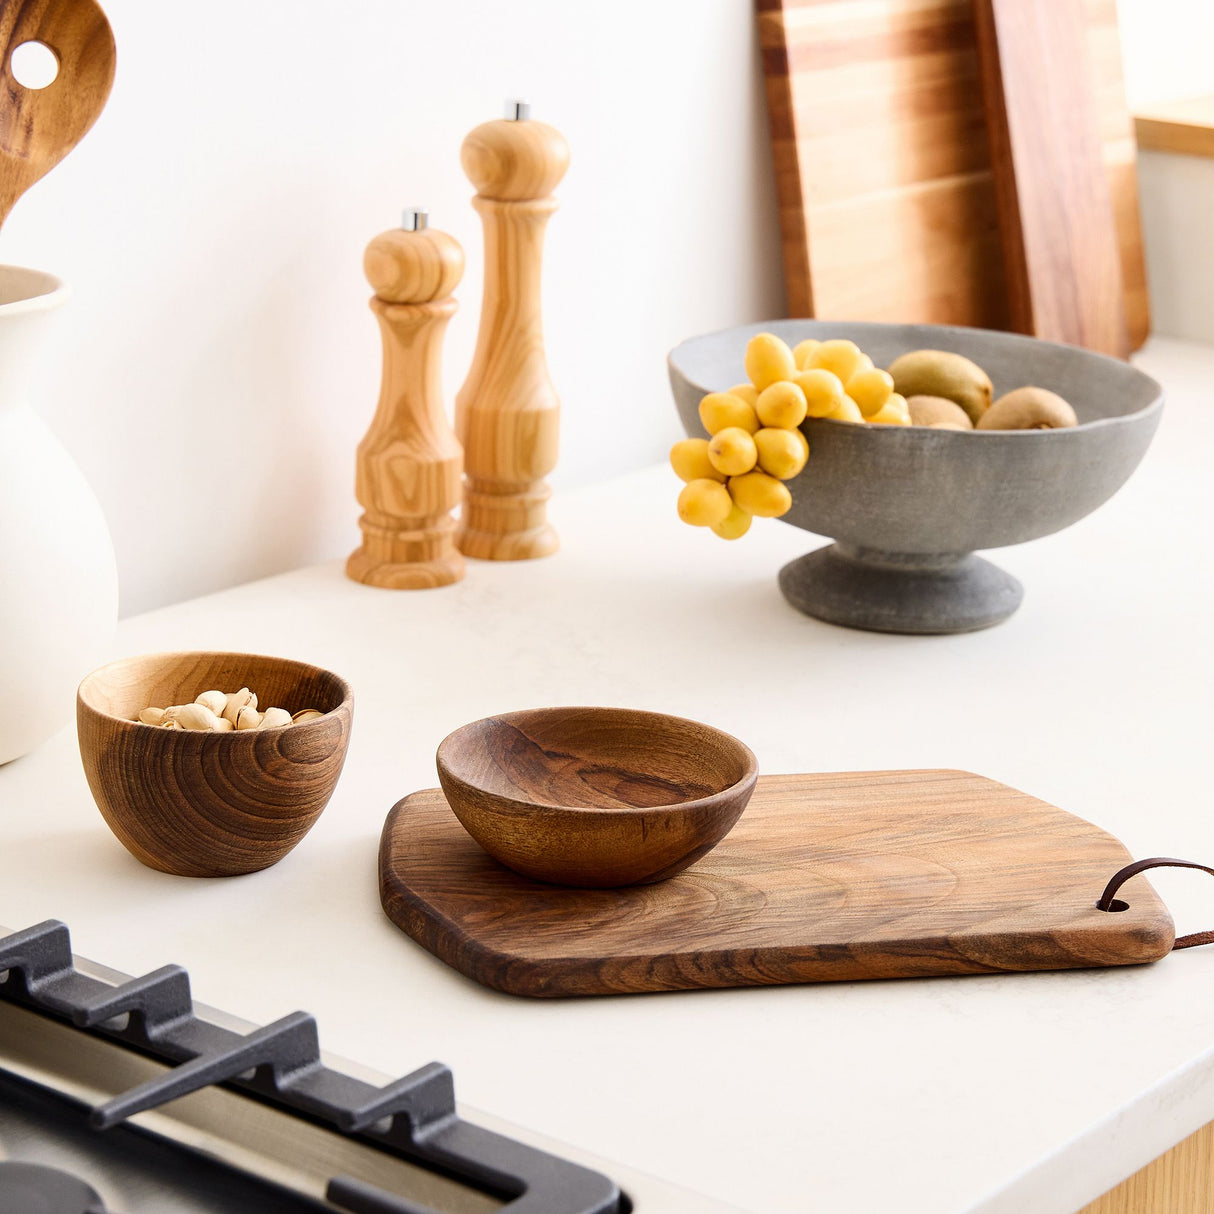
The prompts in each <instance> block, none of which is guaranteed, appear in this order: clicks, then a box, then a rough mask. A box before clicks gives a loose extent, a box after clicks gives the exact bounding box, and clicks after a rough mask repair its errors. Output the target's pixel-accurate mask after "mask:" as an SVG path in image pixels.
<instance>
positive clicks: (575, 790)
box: [437, 708, 759, 889]
mask: <svg viewBox="0 0 1214 1214" xmlns="http://www.w3.org/2000/svg"><path fill="white" fill-rule="evenodd" d="M437 762H438V778H439V781H440V782H441V783H442V786H443V792H444V793H445V794H446V797H447V802H448V804H450V806H451V809H452V810H453V811H454V813H455V816H456V817H457V818H458V819H459V820H460V822H461V823H462V824H463V826H464V828H465V829H466V830H467V832H468V833H469V834H470V835H471V836H472V837H473V838H474V839H475V840H476V841H477V842H478V843H479V844H480V845H481V846H482V847H483V848H484V849H485V850H486V851H487V852H488V853H489V854H490V855H491V856H493V857H494V859H496V860H499V861H500V862H501V863H502V864H504V865H506V867H507V868H512V869H514V871H515V872H517V873H522V874H523V876H525V877H534V878H535V879H537V880H540V881H550V882H553V883H554V884H556V885H576V886H582V887H585V888H591V889H606V888H610V887H613V886H618V885H645V884H648V883H650V882H653V881H663V880H665V879H666V878H667V877H672V876H674V874H675V873H677V872H681V871H682V870H683V869H685V868H686V867H687V866H688V865H690V864H694V863H695V862H696V861H697V860H698V859H699V858H700V857H701V856H704V855H707V853H708V852H710V851H711V850H712V849H713V848H714V847H715V846H716V845H717V844H718V843H720V841H721V840H722V839H723V838H725V836H726V835H727V834H728V833H729V832H730V830H731V829H732V828H733V825H734V823H735V822H736V821H737V820H738V818H739V817H740V816H741V814H742V810H743V809H745V808H746V803H747V801H749V800H750V794H751V793H752V792H753V791H754V787H755V780H756V779H757V778H758V774H759V766H758V763H757V761H756V760H755V757H754V755H753V754H752V753H751V751H750V749H749V747H746V746H744V745H743V744H742V743H741V742H739V741H738V740H737V738H734V737H731V736H730V735H729V734H727V733H723V732H722V731H721V730H719V729H713V728H712V727H711V726H709V725H701V724H700V723H699V722H698V721H688V720H684V719H683V718H682V717H670V716H666V715H664V714H662V713H657V712H638V711H635V710H633V709H628V708H537V709H533V710H530V711H527V712H510V713H505V714H503V715H501V716H496V717H486V718H485V719H484V720H483V721H474V722H473V723H472V724H471V725H465V726H464V727H463V728H462V729H457V730H456V731H455V732H454V733H453V734H451V735H450V736H448V737H447V738H446V739H444V741H443V742H442V744H441V745H440V746H439V748H438V755H437Z"/></svg>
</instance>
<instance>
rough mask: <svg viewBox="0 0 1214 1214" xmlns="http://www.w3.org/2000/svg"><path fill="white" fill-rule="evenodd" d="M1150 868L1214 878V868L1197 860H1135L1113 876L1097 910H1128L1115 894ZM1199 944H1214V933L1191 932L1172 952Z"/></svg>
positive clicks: (1164, 857) (1179, 938) (1099, 901)
mask: <svg viewBox="0 0 1214 1214" xmlns="http://www.w3.org/2000/svg"><path fill="white" fill-rule="evenodd" d="M1149 868H1197V869H1200V870H1201V871H1202V872H1203V873H1209V874H1210V876H1211V877H1214V868H1211V867H1210V866H1209V865H1208V864H1198V863H1197V861H1196V860H1174V859H1172V858H1171V857H1169V856H1152V857H1151V858H1150V859H1149V860H1135V861H1134V862H1133V864H1127V865H1126V866H1125V868H1123V869H1119V870H1118V871H1117V872H1116V873H1114V874H1113V876H1112V877H1111V878H1110V880H1109V883H1108V885H1106V886H1105V887H1104V893H1102V894H1101V895H1100V897H1099V899H1097V902H1096V908H1097V910H1102V911H1123V910H1128V909H1129V903H1127V902H1123V901H1122V900H1121V899H1120V898H1115V897H1114V894H1116V893H1117V891H1118V890H1119V889H1120V888H1121V887H1122V886H1123V885H1124V884H1125V883H1126V882H1127V881H1128V880H1129V879H1130V878H1131V877H1136V876H1138V874H1139V873H1144V872H1146V871H1147V869H1149ZM1199 944H1214V931H1208V932H1191V933H1190V934H1189V935H1187V936H1178V937H1177V938H1176V940H1175V942H1174V943H1173V945H1172V950H1173V951H1175V950H1176V949H1178V948H1194V947H1195V946H1197V945H1199Z"/></svg>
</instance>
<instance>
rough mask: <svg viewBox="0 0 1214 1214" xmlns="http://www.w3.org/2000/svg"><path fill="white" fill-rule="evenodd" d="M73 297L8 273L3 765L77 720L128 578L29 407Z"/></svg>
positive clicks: (0, 622)
mask: <svg viewBox="0 0 1214 1214" xmlns="http://www.w3.org/2000/svg"><path fill="white" fill-rule="evenodd" d="M69 295H70V291H69V289H68V288H67V287H66V286H64V284H63V283H62V282H60V281H59V279H57V278H55V277H53V276H52V275H50V274H43V273H41V272H39V271H37V270H23V269H20V268H18V267H16V266H0V763H7V762H9V761H10V760H12V759H15V758H18V757H19V756H20V755H24V754H28V753H29V752H30V751H31V750H33V749H34V747H35V746H37V745H39V743H41V742H43V741H45V740H46V739H47V738H48V737H50V735H51V734H52V733H54V732H55V731H56V730H57V729H59V728H60V727H61V726H63V725H65V724H67V722H68V721H70V720H71V718H72V714H73V712H74V710H75V691H76V685H77V684H78V683H79V682H80V680H81V679H82V678H83V677H84V675H86V674H87V673H88V672H89V671H90V670H91V669H92V668H93V667H94V666H96V665H98V664H99V663H100V662H101V661H102V660H104V658H105V657H106V656H107V655H108V651H109V648H110V645H111V643H112V641H113V637H114V625H115V623H116V621H117V618H118V572H117V568H116V567H115V564H114V547H113V544H112V543H111V542H110V534H109V530H108V529H107V527H106V523H105V517H104V515H103V514H102V513H101V507H100V505H99V504H98V502H97V499H96V497H94V496H93V492H92V490H91V489H90V488H89V486H88V483H87V482H86V481H85V479H84V476H83V475H82V474H81V472H80V470H79V468H77V467H76V465H75V463H74V462H73V461H72V458H71V456H70V455H68V453H67V452H66V451H65V450H64V448H63V446H62V444H60V442H59V441H58V440H57V439H56V438H55V436H54V435H53V434H51V432H50V431H49V430H48V429H47V428H46V426H45V425H44V424H43V422H42V421H41V420H40V419H39V418H38V417H37V416H36V414H35V413H34V411H33V409H31V407H30V405H29V398H28V388H29V384H30V381H31V379H32V378H33V375H34V373H35V371H36V369H37V364H38V359H39V356H40V355H41V353H42V347H43V345H44V342H45V338H46V335H47V330H48V329H49V327H50V326H51V325H53V324H54V323H55V316H56V313H57V312H58V310H59V308H60V307H61V306H62V305H63V304H64V303H66V302H67V299H68V297H69Z"/></svg>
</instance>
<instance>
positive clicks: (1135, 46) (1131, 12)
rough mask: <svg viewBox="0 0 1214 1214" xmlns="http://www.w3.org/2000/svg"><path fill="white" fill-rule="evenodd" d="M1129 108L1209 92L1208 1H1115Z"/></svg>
mask: <svg viewBox="0 0 1214 1214" xmlns="http://www.w3.org/2000/svg"><path fill="white" fill-rule="evenodd" d="M1117 19H1118V22H1119V24H1120V27H1121V45H1122V57H1123V64H1124V68H1125V89H1126V97H1127V98H1128V100H1129V103H1130V109H1131V110H1134V109H1140V108H1142V107H1143V106H1147V105H1151V104H1153V103H1155V102H1160V101H1179V100H1181V99H1183V98H1186V97H1201V96H1206V95H1208V94H1210V93H1214V3H1211V0H1117Z"/></svg>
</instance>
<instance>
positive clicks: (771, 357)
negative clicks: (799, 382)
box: [746, 333, 797, 392]
mask: <svg viewBox="0 0 1214 1214" xmlns="http://www.w3.org/2000/svg"><path fill="white" fill-rule="evenodd" d="M796 373H797V364H796V363H795V362H794V361H793V356H792V351H791V350H790V349H789V348H788V347H787V346H786V345H785V344H784V343H783V342H782V341H781V340H780V339H779V338H778V337H777V336H776V335H775V334H774V333H756V334H755V335H754V337H752V338H751V339H750V341H749V342H747V343H746V374H747V375H749V376H750V382H751V383H752V384H754V386H755V387H756V388H758V390H759V391H760V392H762V391H763V389H764V388H767V387H769V386H770V385H772V384H774V383H776V382H778V381H779V380H781V379H792V377H793V376H794V375H796Z"/></svg>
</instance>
